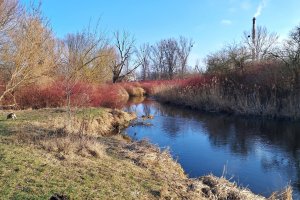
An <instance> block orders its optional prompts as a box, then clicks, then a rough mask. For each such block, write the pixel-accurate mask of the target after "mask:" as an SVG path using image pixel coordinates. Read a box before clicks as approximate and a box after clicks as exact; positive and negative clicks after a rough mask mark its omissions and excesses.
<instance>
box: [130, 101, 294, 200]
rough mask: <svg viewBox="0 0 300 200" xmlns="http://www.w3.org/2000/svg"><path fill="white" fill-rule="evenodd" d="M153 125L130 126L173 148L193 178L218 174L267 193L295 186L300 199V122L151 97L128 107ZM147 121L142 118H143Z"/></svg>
mask: <svg viewBox="0 0 300 200" xmlns="http://www.w3.org/2000/svg"><path fill="white" fill-rule="evenodd" d="M126 110H127V111H133V112H136V113H137V114H138V116H139V117H141V116H142V115H153V116H154V119H148V120H145V121H144V122H145V123H150V124H151V125H150V126H149V124H148V126H144V125H139V126H133V127H129V128H128V129H127V130H126V132H127V134H128V135H130V136H131V137H132V138H133V139H135V140H141V139H148V140H150V142H151V143H154V144H156V145H158V146H159V147H160V148H169V149H170V152H171V154H172V156H173V157H174V159H176V160H177V161H178V162H179V163H180V164H181V166H182V167H183V169H184V170H185V172H186V173H187V174H188V175H189V177H192V178H196V177H199V176H203V175H207V174H210V173H212V174H214V175H216V176H222V175H223V176H225V177H227V178H228V179H230V180H231V181H235V182H236V183H237V184H238V185H240V186H243V187H247V188H249V189H250V190H251V191H253V192H254V193H257V194H261V195H263V196H269V195H271V193H272V192H274V191H278V190H281V189H283V188H284V187H285V186H286V185H288V184H290V185H292V187H293V190H294V193H293V196H294V198H295V199H300V123H299V122H298V123H297V122H288V121H279V120H263V119H260V118H253V117H252V118H249V117H248V118H246V117H240V116H232V115H225V114H216V113H213V114H212V113H206V112H201V111H194V110H191V109H186V108H180V107H176V106H170V105H164V104H160V103H159V102H157V101H155V100H151V99H145V100H137V99H135V100H133V101H131V102H130V103H129V104H128V105H127V107H126ZM140 120H141V119H140Z"/></svg>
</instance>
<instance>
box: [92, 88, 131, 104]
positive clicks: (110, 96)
mask: <svg viewBox="0 0 300 200" xmlns="http://www.w3.org/2000/svg"><path fill="white" fill-rule="evenodd" d="M128 99H129V95H128V93H127V92H126V90H125V89H124V88H123V87H122V86H121V85H118V84H104V85H100V86H95V87H94V88H93V90H92V93H91V96H90V100H91V101H90V106H94V107H98V106H103V107H109V108H120V107H122V106H123V105H125V104H126V102H127V101H128Z"/></svg>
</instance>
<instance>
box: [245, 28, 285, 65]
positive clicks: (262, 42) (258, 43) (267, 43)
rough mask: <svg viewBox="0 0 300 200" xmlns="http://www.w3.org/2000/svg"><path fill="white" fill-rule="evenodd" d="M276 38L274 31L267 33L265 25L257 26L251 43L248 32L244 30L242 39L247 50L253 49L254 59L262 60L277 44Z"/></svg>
mask: <svg viewBox="0 0 300 200" xmlns="http://www.w3.org/2000/svg"><path fill="white" fill-rule="evenodd" d="M278 38H279V37H278V35H277V34H276V33H269V31H268V30H267V28H266V27H262V26H258V27H257V28H256V37H255V42H254V43H253V39H252V38H251V34H250V32H244V36H243V41H244V43H245V45H246V47H247V48H248V51H249V52H252V51H253V50H254V54H255V55H254V57H255V60H264V59H267V58H268V57H269V55H270V53H271V52H273V51H274V48H275V47H276V45H277V44H278Z"/></svg>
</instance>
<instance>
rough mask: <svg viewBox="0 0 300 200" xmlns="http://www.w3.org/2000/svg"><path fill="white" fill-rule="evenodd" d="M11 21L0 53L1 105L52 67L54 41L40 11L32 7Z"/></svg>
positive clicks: (53, 61) (53, 62)
mask: <svg viewBox="0 0 300 200" xmlns="http://www.w3.org/2000/svg"><path fill="white" fill-rule="evenodd" d="M13 5H14V7H15V4H13ZM15 8H16V9H17V7H15ZM16 12H17V11H16ZM13 20H16V24H14V27H13V28H10V29H7V30H6V33H5V34H6V36H5V37H6V39H5V41H6V42H5V43H4V44H3V43H2V44H3V45H2V47H1V52H0V60H1V64H0V68H1V72H2V73H3V74H4V77H5V80H4V84H5V87H4V92H2V93H1V94H0V102H1V101H2V100H3V98H4V97H5V96H7V95H11V96H13V97H14V92H15V91H16V90H17V89H18V88H19V87H21V86H23V85H26V84H29V83H32V82H34V81H36V80H38V79H39V78H40V77H41V76H44V75H45V74H46V73H49V71H50V70H51V69H52V68H53V67H54V66H55V51H54V47H55V39H54V37H53V35H52V32H51V30H50V29H49V28H48V27H47V23H46V21H45V20H44V19H43V17H42V16H41V13H40V10H39V9H35V8H31V9H30V10H28V11H27V12H25V11H24V12H23V14H22V16H20V17H19V18H16V19H13Z"/></svg>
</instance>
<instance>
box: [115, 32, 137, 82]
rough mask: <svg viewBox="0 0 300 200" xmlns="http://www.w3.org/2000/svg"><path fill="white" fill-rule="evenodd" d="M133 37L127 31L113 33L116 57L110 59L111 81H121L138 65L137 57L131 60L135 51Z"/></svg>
mask: <svg viewBox="0 0 300 200" xmlns="http://www.w3.org/2000/svg"><path fill="white" fill-rule="evenodd" d="M134 43H135V40H134V38H133V37H132V36H131V35H130V34H129V33H127V32H125V31H124V32H122V33H120V32H118V31H117V32H115V33H114V46H115V49H116V55H117V57H116V59H115V60H113V61H112V63H111V65H110V68H111V71H112V74H113V79H112V81H113V83H116V82H118V81H122V80H123V79H124V78H126V77H127V76H129V75H131V74H132V73H133V72H134V71H135V70H136V69H137V68H138V67H139V66H140V64H141V63H140V62H139V60H138V59H136V60H132V57H133V55H134V53H136V51H135V46H134Z"/></svg>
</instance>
